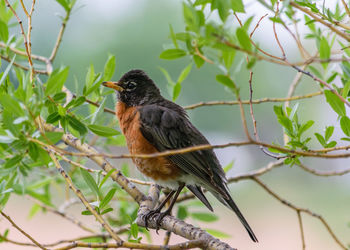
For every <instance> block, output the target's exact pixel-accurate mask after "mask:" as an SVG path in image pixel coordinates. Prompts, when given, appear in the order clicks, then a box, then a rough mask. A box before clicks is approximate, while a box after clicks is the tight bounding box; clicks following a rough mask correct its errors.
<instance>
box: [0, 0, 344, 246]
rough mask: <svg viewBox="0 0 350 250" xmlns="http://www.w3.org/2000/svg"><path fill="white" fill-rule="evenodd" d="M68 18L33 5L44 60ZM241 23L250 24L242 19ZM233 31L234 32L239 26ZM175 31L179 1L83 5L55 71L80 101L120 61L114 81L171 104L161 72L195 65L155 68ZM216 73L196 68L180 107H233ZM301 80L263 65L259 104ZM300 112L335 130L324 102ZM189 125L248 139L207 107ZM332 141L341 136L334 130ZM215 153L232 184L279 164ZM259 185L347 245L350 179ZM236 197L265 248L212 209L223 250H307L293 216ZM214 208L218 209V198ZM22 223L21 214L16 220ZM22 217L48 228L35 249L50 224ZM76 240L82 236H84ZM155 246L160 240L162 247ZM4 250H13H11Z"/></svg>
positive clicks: (241, 78)
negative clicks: (111, 59) (130, 80)
mask: <svg viewBox="0 0 350 250" xmlns="http://www.w3.org/2000/svg"><path fill="white" fill-rule="evenodd" d="M246 11H247V13H248V16H250V15H254V14H255V15H256V18H255V19H254V21H253V23H255V22H256V21H257V20H258V18H260V16H261V15H263V14H265V13H269V12H268V11H267V10H264V9H262V7H257V5H256V4H255V3H254V1H253V2H252V4H250V5H249V7H248V8H247V9H246ZM63 14H64V11H63V9H62V8H61V7H60V6H59V5H58V4H57V3H56V2H55V1H51V0H50V1H37V4H36V9H35V14H34V17H33V31H32V46H33V53H35V54H43V55H45V56H48V55H49V54H50V52H51V49H52V47H53V46H54V43H55V40H56V36H57V34H58V30H59V28H60V25H61V21H60V15H63ZM241 16H242V19H244V15H241ZM232 22H234V20H233V19H232ZM235 22H236V21H235ZM169 24H171V25H172V26H173V28H174V30H175V31H176V32H179V31H182V30H183V29H184V23H183V20H182V2H181V1H163V0H148V1H147V0H127V1H125V0H124V1H123V0H114V1H113V0H99V1H92V0H78V1H77V4H76V6H75V8H74V10H73V13H72V16H71V19H70V20H69V22H68V24H67V29H66V33H65V34H64V37H63V42H62V46H61V48H60V50H59V52H58V56H57V59H56V61H55V66H56V67H58V66H60V65H66V66H69V67H70V75H69V79H70V82H71V84H70V85H68V86H69V88H70V89H71V90H73V91H76V87H75V85H74V81H75V80H74V79H75V78H76V79H77V82H78V83H81V85H79V86H78V88H79V89H80V91H81V89H82V88H83V83H84V81H85V74H86V72H87V68H88V67H89V65H90V64H91V63H92V64H94V65H95V69H96V71H102V69H103V65H104V63H105V61H106V59H107V57H108V54H109V53H111V54H114V55H115V56H116V59H117V61H116V64H117V68H116V73H115V75H114V78H113V79H114V80H118V79H119V77H120V76H121V75H122V74H123V73H125V72H127V71H128V70H130V69H135V68H140V69H143V70H145V71H146V72H147V73H148V74H149V75H150V76H151V78H152V79H153V80H154V81H155V82H156V83H157V85H158V86H159V87H160V89H161V90H162V93H163V94H164V96H166V97H169V95H168V94H167V91H166V79H165V77H164V75H163V74H162V72H161V71H160V70H159V68H158V67H159V66H161V67H164V68H166V69H167V70H168V71H169V73H170V75H171V76H172V77H173V79H176V78H177V77H178V75H179V73H180V72H181V70H182V69H183V68H184V67H185V66H186V65H187V64H188V63H189V62H190V59H189V58H185V59H181V60H176V61H164V60H161V59H159V54H160V53H161V51H162V50H163V48H164V46H167V45H168V44H170V43H171V40H170V39H169ZM271 30H272V24H271V22H269V21H268V20H266V21H265V22H264V21H263V22H262V23H261V25H260V27H259V29H258V30H257V32H256V33H255V35H254V39H255V41H257V42H258V43H259V44H260V46H261V47H264V48H265V49H266V50H268V51H272V52H273V53H275V54H278V55H279V53H280V51H279V49H278V46H277V45H276V43H275V41H274V39H273V33H272V31H271ZM279 32H280V36H281V41H282V44H283V45H284V46H285V48H286V51H287V56H288V58H290V60H297V59H298V58H295V56H294V55H295V54H297V53H296V47H295V45H294V44H293V43H292V42H291V37H290V36H288V35H287V34H286V33H285V32H283V31H281V30H279ZM301 32H302V31H301ZM312 46H313V45H312V44H309V45H308V48H310V51H312ZM241 59H244V57H243V55H241V54H238V53H237V57H236V59H235V63H236V64H238V63H239V61H240V60H241ZM218 73H220V70H219V69H217V68H214V67H213V66H211V65H205V66H203V67H202V68H200V69H197V68H195V67H193V68H192V71H191V73H190V75H189V77H188V78H187V79H186V80H185V81H184V82H183V84H182V86H183V88H182V92H181V94H180V97H179V99H178V100H177V103H179V104H181V105H189V104H193V103H197V102H200V101H211V100H233V95H232V94H230V93H229V92H228V91H226V90H225V88H224V87H223V86H222V85H220V84H218V83H217V82H215V75H216V74H218ZM295 74H296V71H295V70H293V69H291V68H287V67H282V66H276V65H273V64H269V63H264V62H259V63H257V65H256V66H255V68H254V78H253V86H254V99H256V98H262V97H285V96H286V95H287V92H288V88H289V85H290V83H291V82H292V80H293V78H294V76H295ZM248 78H249V72H248V71H247V70H246V69H245V68H244V67H243V68H242V70H240V71H239V72H238V73H237V75H235V80H236V83H237V84H238V85H239V86H240V88H241V94H242V99H248V98H249V93H248V91H249V89H248ZM317 90H318V86H317V84H316V83H315V82H312V81H310V80H309V79H303V81H302V83H301V85H300V86H299V87H298V88H297V91H296V94H301V93H311V92H313V91H317ZM113 101H114V100H112V98H110V100H109V107H111V108H112V107H113V105H114V103H113ZM294 103H295V102H294ZM294 103H292V105H293V104H294ZM300 104H301V105H300V107H301V109H299V115H300V119H301V120H304V121H306V120H309V119H313V120H315V121H316V123H315V125H314V126H313V128H312V129H311V130H310V131H309V134H312V133H313V132H315V131H318V132H319V131H323V129H324V127H325V125H335V124H336V117H335V115H334V114H333V113H332V112H330V109H329V107H328V106H327V104H326V103H325V100H324V98H323V97H316V98H313V99H312V100H309V99H308V100H304V101H300ZM272 107H273V104H260V105H255V106H254V113H255V118H256V120H257V122H258V123H257V126H258V130H259V134H260V137H261V139H262V140H263V141H266V142H276V143H283V138H282V129H281V127H280V126H279V124H278V122H277V121H276V118H275V115H274V113H273V109H272ZM189 115H190V117H191V120H192V121H193V123H194V124H195V125H196V126H197V127H198V128H199V129H200V130H201V131H202V132H203V133H204V134H205V135H206V136H207V137H208V138H209V140H210V141H211V142H212V143H215V144H216V143H226V142H230V141H242V140H244V139H245V136H244V134H243V130H242V126H241V120H240V115H239V109H238V106H215V107H202V108H198V109H194V110H191V111H189ZM246 116H247V120H248V124H249V127H250V128H252V126H251V125H252V123H251V119H250V116H249V108H248V106H247V107H246ZM338 129H339V128H338ZM252 131H253V130H252V129H251V132H252ZM335 136H339V133H338V134H337V128H336V131H335ZM313 141H314V143H313V144H312V145H313V146H314V147H319V145H318V144H317V142H316V140H315V139H314V140H313ZM216 152H217V154H218V157H219V159H220V162H221V163H222V164H223V165H226V164H228V163H229V162H231V161H232V160H234V162H235V163H234V168H233V169H232V170H231V171H230V173H229V175H235V174H240V173H244V172H247V171H248V170H252V169H258V168H260V167H263V166H265V165H266V164H267V163H268V162H270V161H273V159H272V158H270V157H269V156H267V155H265V154H263V153H262V152H261V151H260V150H259V149H258V147H256V146H249V147H244V148H243V147H242V148H226V149H221V150H217V151H216ZM304 162H305V163H306V164H307V165H308V166H309V167H313V168H317V169H319V170H327V169H328V170H330V169H333V170H335V169H342V168H346V167H349V165H350V164H349V160H319V159H305V161H304ZM262 180H263V181H265V182H266V183H267V184H268V185H269V186H270V187H271V188H272V189H273V190H274V191H275V192H276V193H277V194H279V195H281V196H282V197H284V198H285V199H286V200H289V201H291V202H292V203H293V204H295V205H297V206H300V207H305V208H309V209H310V210H312V211H314V212H316V213H319V214H322V215H323V216H324V218H325V219H326V220H327V221H328V222H329V223H330V225H331V227H332V228H333V229H334V232H335V233H336V234H337V235H339V236H340V237H341V240H342V241H343V242H344V241H345V242H346V241H347V242H349V239H350V228H349V225H348V223H349V222H350V213H349V211H350V209H349V208H350V194H349V192H348V189H347V188H349V184H348V183H349V178H348V177H347V176H342V177H328V178H324V177H316V176H313V175H310V174H307V173H305V172H304V171H302V170H300V169H299V168H298V167H296V166H294V167H289V166H283V167H280V168H279V169H276V170H274V171H272V172H271V173H269V174H268V175H266V176H264V177H263V178H262ZM230 187H231V191H232V194H233V197H234V198H235V200H236V201H237V203H238V205H239V207H240V208H241V210H242V211H243V213H244V214H245V216H246V217H247V219H248V221H249V222H250V224H251V226H252V228H253V229H254V231H256V234H257V236H258V238H259V240H260V243H259V244H253V243H250V241H249V239H248V237H246V235H245V231H244V229H243V228H242V227H241V226H240V225H239V222H238V220H236V218H234V217H235V216H234V215H233V214H232V213H230V211H228V210H226V209H225V208H223V207H222V206H221V205H220V206H216V211H219V212H218V213H219V214H221V216H220V217H221V218H222V219H221V220H220V222H218V224H217V225H209V226H208V225H205V227H213V228H219V229H221V230H226V232H227V233H229V234H232V235H233V238H230V239H226V241H228V242H231V244H232V245H233V246H235V247H238V248H240V249H282V248H281V247H282V246H283V249H300V248H301V240H300V233H299V228H298V224H297V215H296V213H295V212H294V211H292V210H291V209H289V208H286V207H285V206H283V205H281V204H280V203H279V202H278V201H276V200H274V199H273V198H271V196H269V195H268V194H267V193H266V192H265V191H263V190H262V189H261V188H260V187H258V186H257V185H255V184H253V183H252V182H249V181H243V182H240V183H237V184H233V185H231V186H230ZM211 201H212V202H214V199H213V198H212V197H211ZM21 202H23V201H18V200H15V199H13V198H12V199H11V202H10V204H9V207H13V209H14V210H17V209H18V206H21V205H20V204H22V203H21ZM18 213H23V212H20V210H18ZM25 213H26V212H25ZM23 217H24V218H23V221H22V223H28V227H33V223H34V224H35V223H44V224H41V225H42V226H39V227H40V229H38V230H39V231H38V232H35V230H36V229H34V228H35V227H33V228H32V230H34V233H33V234H34V235H35V234H37V235H39V236H38V240H39V241H40V233H39V232H40V230H45V222H43V221H40V218H34V219H33V220H32V221H29V222H28V221H27V220H26V219H25V215H23ZM37 217H40V216H37ZM304 218H305V220H304V227H305V236H306V244H307V249H337V247H338V246H337V245H336V244H335V243H334V241H333V239H331V237H330V236H329V234H327V232H326V230H325V229H324V227H323V226H322V225H321V223H320V222H319V221H317V220H316V219H313V218H310V217H308V216H304ZM0 225H1V223H0ZM22 225H23V224H22ZM31 225H32V226H31ZM37 225H39V224H37ZM69 225H70V224H68V225H63V228H55V230H54V231H55V232H59V231H62V233H64V231H65V228H67V227H68V226H69ZM77 232H78V233H79V231H77ZM75 233H76V232H75ZM78 233H77V234H78ZM44 235H45V234H44ZM70 235H71V233H70ZM18 237H20V236H18ZM45 237H46V238H44V239H48V238H50V236H45ZM57 237H58V236H57V235H56V236H55V237H54V239H58V238H57ZM158 238H159V239H161V237H158ZM51 241H52V240H51ZM7 249H17V248H14V246H11V248H7ZM18 249H24V248H18ZM26 249H28V248H26Z"/></svg>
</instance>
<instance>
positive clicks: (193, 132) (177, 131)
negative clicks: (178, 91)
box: [139, 105, 228, 198]
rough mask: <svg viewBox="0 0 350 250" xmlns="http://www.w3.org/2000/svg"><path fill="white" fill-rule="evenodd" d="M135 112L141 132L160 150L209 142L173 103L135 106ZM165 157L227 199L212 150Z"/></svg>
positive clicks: (219, 168)
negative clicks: (138, 118) (137, 114)
mask: <svg viewBox="0 0 350 250" xmlns="http://www.w3.org/2000/svg"><path fill="white" fill-rule="evenodd" d="M139 112H140V122H141V127H140V129H141V133H142V134H143V136H144V137H145V138H146V139H147V140H148V141H149V142H150V143H151V144H152V145H153V146H154V147H155V148H156V149H157V150H159V151H160V152H162V151H165V150H172V149H181V148H186V147H190V146H196V145H204V144H209V142H208V141H207V139H206V138H205V137H204V136H203V135H202V134H201V133H200V132H199V131H198V130H197V129H196V128H195V127H194V126H193V125H192V123H191V122H190V121H189V120H188V119H187V116H186V115H184V114H185V113H184V111H183V110H181V109H180V107H179V106H177V105H176V106H175V108H174V107H172V109H170V108H167V107H163V106H159V105H147V106H144V107H141V108H139ZM167 157H168V158H169V159H170V160H171V161H172V162H174V163H175V164H176V165H177V166H178V167H180V168H181V169H182V170H183V171H184V172H186V173H188V174H191V175H193V176H196V177H197V178H199V179H200V180H201V182H203V183H204V184H206V185H207V186H208V187H209V189H212V191H216V192H218V193H220V194H221V195H223V196H224V197H225V198H228V197H227V192H226V177H225V173H224V171H223V169H222V168H221V166H220V164H219V161H218V159H217V157H216V155H215V153H214V152H213V150H200V151H193V152H189V153H185V154H177V155H171V156H167ZM206 188H207V187H206Z"/></svg>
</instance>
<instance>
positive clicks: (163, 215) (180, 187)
mask: <svg viewBox="0 0 350 250" xmlns="http://www.w3.org/2000/svg"><path fill="white" fill-rule="evenodd" d="M184 187H185V183H181V184H180V186H179V188H178V189H177V191H176V194H175V196H174V197H173V199H172V200H171V203H170V206H169V207H168V208H167V210H165V211H164V212H163V213H159V216H158V218H157V221H156V225H157V229H156V232H157V233H158V230H159V228H160V223H161V221H162V220H163V218H164V217H165V216H166V215H170V214H171V210H172V209H173V207H174V205H175V203H176V200H177V197H178V196H179V194H180V193H181V191H182V189H183V188H184ZM172 192H175V191H172ZM167 198H168V197H167ZM162 203H163V202H162ZM164 204H165V203H164ZM159 212H160V211H159Z"/></svg>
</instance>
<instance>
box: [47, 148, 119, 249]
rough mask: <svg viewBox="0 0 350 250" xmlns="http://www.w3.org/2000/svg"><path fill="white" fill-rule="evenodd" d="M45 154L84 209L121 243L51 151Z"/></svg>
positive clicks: (48, 150)
mask: <svg viewBox="0 0 350 250" xmlns="http://www.w3.org/2000/svg"><path fill="white" fill-rule="evenodd" d="M47 152H48V153H49V155H50V157H51V159H52V160H53V162H54V164H55V166H56V168H57V170H58V171H59V172H60V174H61V175H62V176H63V178H64V179H65V181H66V182H67V183H68V185H69V187H70V189H72V191H73V192H74V193H75V194H76V196H78V198H79V199H80V200H81V202H82V203H83V204H84V205H85V207H86V208H87V209H88V210H89V211H90V212H91V213H92V214H93V215H94V216H95V218H96V220H97V221H98V222H99V223H100V224H101V225H102V227H103V228H104V229H105V230H106V231H107V232H108V233H109V234H110V235H111V237H112V238H113V239H114V240H116V241H117V243H119V244H120V243H122V242H123V241H122V239H120V238H119V236H118V235H117V234H116V233H115V232H114V231H113V229H112V228H111V227H110V225H109V224H108V223H107V222H106V221H105V220H104V219H103V218H102V216H101V215H100V214H98V213H97V211H96V210H95V209H94V208H92V206H91V205H90V203H89V202H88V200H87V199H86V198H85V196H84V195H83V193H82V192H81V191H80V190H79V189H77V188H76V187H75V186H74V184H73V182H72V180H71V179H70V178H69V176H68V175H67V173H66V172H65V171H64V169H63V168H62V167H61V164H60V163H59V161H58V160H57V158H56V156H55V155H54V153H53V150H52V149H47Z"/></svg>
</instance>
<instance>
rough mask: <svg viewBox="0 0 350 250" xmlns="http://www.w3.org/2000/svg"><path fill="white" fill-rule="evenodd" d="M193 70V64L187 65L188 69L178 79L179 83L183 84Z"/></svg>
mask: <svg viewBox="0 0 350 250" xmlns="http://www.w3.org/2000/svg"><path fill="white" fill-rule="evenodd" d="M191 69H192V63H190V64H189V65H187V66H186V68H184V69H183V70H182V71H181V73H180V76H179V78H178V79H177V83H182V82H183V81H184V80H185V79H186V78H187V76H188V74H189V73H190V72H191Z"/></svg>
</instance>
